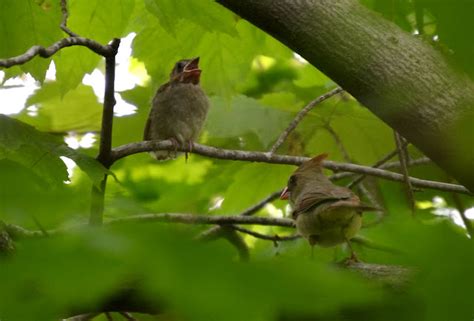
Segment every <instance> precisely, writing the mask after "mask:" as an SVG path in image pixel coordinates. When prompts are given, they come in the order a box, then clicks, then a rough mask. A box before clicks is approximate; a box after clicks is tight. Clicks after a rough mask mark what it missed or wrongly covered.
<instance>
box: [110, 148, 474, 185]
mask: <svg viewBox="0 0 474 321" xmlns="http://www.w3.org/2000/svg"><path fill="white" fill-rule="evenodd" d="M175 148H176V147H175V146H174V145H173V142H171V141H168V140H166V141H146V142H138V143H131V144H127V145H122V146H119V147H116V148H114V149H113V150H112V157H111V162H115V161H117V160H119V159H121V158H123V157H126V156H128V155H132V154H137V153H143V152H149V151H153V150H174V149H175ZM178 150H179V151H182V152H185V151H187V152H192V153H195V154H198V155H202V156H207V157H212V158H218V159H230V160H240V161H248V162H261V163H270V164H287V165H297V166H299V165H301V164H302V163H303V162H305V161H307V160H309V158H308V157H301V156H288V155H275V154H270V153H266V152H253V151H243V150H230V149H220V148H216V147H211V146H206V145H201V144H194V146H193V150H192V151H189V149H188V148H187V147H178ZM322 165H323V167H324V168H327V169H329V170H332V171H336V172H340V171H347V172H353V173H358V174H364V175H370V176H376V177H380V178H384V179H387V180H391V181H396V182H403V181H404V180H403V175H401V174H398V173H393V172H389V171H386V170H383V169H379V168H372V167H367V166H362V165H356V164H348V163H338V162H334V161H323V163H322ZM410 182H411V184H412V185H413V186H416V187H420V188H429V189H436V190H440V191H447V192H456V193H462V194H470V192H469V191H468V190H467V189H466V188H465V187H464V186H461V185H456V184H449V183H441V182H435V181H428V180H423V179H419V178H413V177H410Z"/></svg>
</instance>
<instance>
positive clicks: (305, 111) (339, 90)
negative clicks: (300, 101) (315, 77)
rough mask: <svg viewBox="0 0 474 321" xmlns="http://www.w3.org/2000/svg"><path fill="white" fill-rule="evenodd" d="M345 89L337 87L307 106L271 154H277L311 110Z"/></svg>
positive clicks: (276, 143)
mask: <svg viewBox="0 0 474 321" xmlns="http://www.w3.org/2000/svg"><path fill="white" fill-rule="evenodd" d="M342 91H343V89H342V88H340V87H337V88H336V89H333V90H331V91H330V92H328V93H326V94H324V95H321V96H319V97H318V98H316V99H314V100H312V101H311V102H310V103H309V104H308V105H306V106H305V107H304V108H303V109H301V110H300V111H299V112H298V114H296V117H295V118H294V119H293V120H292V121H291V123H290V124H289V125H288V127H287V128H286V129H285V130H284V131H283V133H281V135H280V137H278V139H277V141H276V142H275V144H273V146H272V148H270V153H272V154H273V153H275V152H276V150H277V149H278V148H279V147H280V146H281V145H282V144H283V142H284V141H285V139H286V138H287V137H288V135H290V133H291V132H292V131H293V130H294V129H295V128H296V126H298V124H299V123H300V122H301V121H302V120H303V118H304V116H306V114H307V113H309V111H310V110H311V109H313V108H314V107H315V106H316V105H318V104H320V103H322V102H323V101H325V100H326V99H328V98H330V97H332V96H334V95H336V94H338V93H340V92H342Z"/></svg>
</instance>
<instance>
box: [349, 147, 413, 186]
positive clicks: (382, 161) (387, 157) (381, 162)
mask: <svg viewBox="0 0 474 321" xmlns="http://www.w3.org/2000/svg"><path fill="white" fill-rule="evenodd" d="M407 144H408V141H406V140H405V141H403V145H404V146H406V145H407ZM397 154H398V148H395V149H394V150H393V151H391V152H390V153H388V154H387V155H385V156H384V157H382V158H381V159H380V160H378V161H377V162H375V164H374V165H372V167H374V168H378V167H379V168H388V167H383V165H384V164H386V163H387V162H388V161H389V160H391V159H392V158H393V157H395V155H397ZM397 165H398V166H401V164H400V162H398V163H397ZM409 165H412V164H411V163H410V164H409ZM365 177H366V176H365V175H360V176H358V177H357V178H356V179H355V180H353V181H352V182H350V183H349V184H348V185H347V188H352V187H354V186H356V185H357V184H359V183H360V182H362V181H363V180H364V178H365Z"/></svg>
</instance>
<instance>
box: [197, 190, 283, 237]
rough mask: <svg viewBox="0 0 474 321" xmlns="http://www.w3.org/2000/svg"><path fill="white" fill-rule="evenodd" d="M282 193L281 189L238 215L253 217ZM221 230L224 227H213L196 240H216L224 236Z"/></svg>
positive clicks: (200, 234)
mask: <svg viewBox="0 0 474 321" xmlns="http://www.w3.org/2000/svg"><path fill="white" fill-rule="evenodd" d="M282 191H283V189H280V190H278V191H276V192H273V193H271V194H270V195H268V196H267V197H265V198H264V199H263V200H261V201H260V202H258V203H257V204H255V205H252V206H250V207H249V208H247V209H246V210H244V211H242V213H240V214H238V215H242V216H250V215H253V214H255V213H257V212H258V211H259V210H261V209H262V208H263V207H264V206H265V205H267V204H268V203H270V202H272V201H273V200H275V199H277V198H278V197H279V196H280V194H281V192H282ZM230 227H231V228H235V226H233V225H232V226H230ZM221 230H222V226H213V227H211V228H209V229H207V230H205V231H203V232H201V233H199V235H198V236H197V237H196V238H197V239H199V240H214V239H216V238H218V237H219V236H222V235H221Z"/></svg>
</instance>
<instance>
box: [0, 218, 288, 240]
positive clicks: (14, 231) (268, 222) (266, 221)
mask: <svg viewBox="0 0 474 321" xmlns="http://www.w3.org/2000/svg"><path fill="white" fill-rule="evenodd" d="M128 222H161V223H181V224H203V225H213V224H218V225H232V224H239V225H264V226H283V227H294V222H293V220H290V219H287V218H274V217H262V216H240V215H196V214H182V213H159V214H141V215H134V216H127V217H120V218H115V219H110V220H107V221H105V222H104V224H107V225H113V224H122V223H128ZM85 225H86V224H82V225H77V226H75V227H71V228H66V229H64V228H62V229H54V230H49V231H48V235H54V234H58V233H64V232H67V231H70V230H72V229H77V228H80V227H83V226H85ZM4 230H5V231H6V232H7V233H8V234H9V235H10V236H11V237H12V238H14V239H17V238H22V237H45V235H44V234H43V232H42V231H31V230H27V229H25V228H23V227H20V226H17V225H12V224H5V225H4Z"/></svg>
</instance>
